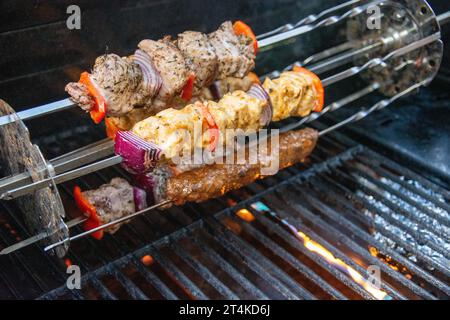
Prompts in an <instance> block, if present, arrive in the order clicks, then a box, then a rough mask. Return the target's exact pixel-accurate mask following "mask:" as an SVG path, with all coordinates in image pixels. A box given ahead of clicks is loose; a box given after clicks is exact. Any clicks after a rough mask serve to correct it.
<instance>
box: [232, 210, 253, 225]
mask: <svg viewBox="0 0 450 320" xmlns="http://www.w3.org/2000/svg"><path fill="white" fill-rule="evenodd" d="M236 215H237V216H238V217H239V218H241V219H242V220H244V221H247V222H252V221H253V220H255V216H254V215H253V214H252V213H251V212H250V211H248V210H247V209H241V210H239V211H238V212H236Z"/></svg>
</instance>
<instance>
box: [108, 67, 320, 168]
mask: <svg viewBox="0 0 450 320" xmlns="http://www.w3.org/2000/svg"><path fill="white" fill-rule="evenodd" d="M317 80H318V81H319V82H320V79H319V78H318V77H317V76H316V75H314V74H313V73H311V72H309V71H307V70H306V69H305V71H299V72H294V71H287V72H284V73H282V74H281V75H280V77H279V78H278V79H275V80H266V82H265V83H264V85H263V86H265V88H263V87H261V86H260V85H254V86H252V87H251V89H250V90H249V92H247V93H244V92H243V91H236V92H234V93H232V94H226V95H225V96H224V97H223V98H222V99H221V100H220V101H219V102H218V103H215V102H212V101H207V102H201V103H200V102H197V103H195V104H193V105H188V106H186V107H185V108H183V109H180V110H176V109H166V110H164V111H162V112H160V113H158V114H157V115H156V116H152V117H149V118H147V119H145V120H142V121H140V122H138V123H136V125H135V126H134V127H133V129H132V130H131V131H129V132H121V133H119V134H118V135H117V136H116V139H115V141H116V144H115V151H116V154H118V155H120V156H122V158H123V162H122V165H123V166H124V167H125V168H126V169H127V170H128V171H129V172H131V173H143V172H146V171H150V170H152V169H153V168H154V166H155V164H156V163H158V162H165V161H169V162H170V161H172V160H173V159H174V158H175V157H178V158H179V156H181V157H185V156H191V155H192V153H193V152H194V151H196V150H197V149H203V150H207V149H209V150H210V151H214V150H215V149H216V146H219V147H222V146H227V145H228V142H232V141H234V138H235V137H236V136H237V135H242V134H247V135H248V134H252V133H255V132H256V131H257V130H259V129H261V128H263V127H264V126H266V125H267V124H268V123H269V122H270V121H279V120H283V119H286V118H288V117H291V116H306V115H308V114H309V113H311V112H312V111H313V110H314V111H320V110H321V107H322V106H323V89H322V90H320V88H323V87H322V85H321V83H319V82H317ZM318 107H320V108H318ZM229 129H232V130H229ZM237 130H240V132H237Z"/></svg>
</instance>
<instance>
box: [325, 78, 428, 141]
mask: <svg viewBox="0 0 450 320" xmlns="http://www.w3.org/2000/svg"><path fill="white" fill-rule="evenodd" d="M431 80H432V79H431V78H428V79H425V80H423V81H421V82H419V83H416V84H414V85H412V86H411V87H409V88H407V89H406V90H403V91H402V92H400V93H397V94H396V95H395V96H393V97H391V98H388V99H383V100H381V101H379V102H377V103H376V104H374V105H373V106H372V107H371V108H369V109H364V110H361V111H359V112H357V113H355V114H354V115H352V116H350V117H348V118H346V119H345V120H342V121H341V122H338V123H336V124H335V125H333V126H331V127H328V128H326V129H324V130H322V131H320V132H319V136H323V135H325V134H327V133H330V132H331V131H333V130H336V129H339V128H341V127H343V126H345V125H347V124H349V123H351V122H356V121H359V120H361V119H363V118H365V117H367V116H368V115H369V114H371V113H373V112H375V111H378V110H381V109H384V108H386V107H387V106H389V105H391V104H392V103H393V102H394V101H396V100H398V99H400V98H401V97H403V96H405V95H407V94H408V93H411V92H412V91H414V90H416V89H418V88H420V87H422V86H425V85H426V84H428V83H429V82H430V81H431Z"/></svg>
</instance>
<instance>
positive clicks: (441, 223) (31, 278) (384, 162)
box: [0, 0, 450, 299]
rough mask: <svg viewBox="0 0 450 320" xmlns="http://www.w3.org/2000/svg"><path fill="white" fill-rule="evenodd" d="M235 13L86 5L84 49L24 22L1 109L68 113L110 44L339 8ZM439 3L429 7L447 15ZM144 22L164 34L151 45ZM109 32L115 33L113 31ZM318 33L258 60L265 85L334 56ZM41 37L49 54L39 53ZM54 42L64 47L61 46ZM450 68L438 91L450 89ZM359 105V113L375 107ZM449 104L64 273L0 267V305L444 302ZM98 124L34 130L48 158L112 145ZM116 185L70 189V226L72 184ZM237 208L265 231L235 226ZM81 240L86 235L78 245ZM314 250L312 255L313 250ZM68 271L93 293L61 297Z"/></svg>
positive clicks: (388, 122) (97, 251)
mask: <svg viewBox="0 0 450 320" xmlns="http://www.w3.org/2000/svg"><path fill="white" fill-rule="evenodd" d="M145 2H146V1H143V2H142V3H145ZM231 2H233V3H232V4H230V5H229V6H228V7H227V8H224V6H223V2H220V3H219V2H218V1H216V2H214V1H208V6H207V7H205V8H204V10H205V12H208V13H209V15H210V17H209V18H210V19H203V18H202V19H200V20H201V21H200V20H199V21H194V20H195V19H194V20H192V21H191V20H189V19H186V18H185V16H190V17H203V16H204V13H205V12H202V10H200V8H202V7H203V5H204V2H201V3H200V2H199V1H196V0H195V1H193V3H194V4H193V5H192V4H188V3H187V2H186V1H181V2H180V1H175V0H174V1H157V2H149V1H147V2H146V4H144V5H142V4H141V2H139V4H137V3H133V1H114V3H113V4H112V5H111V6H106V7H108V8H107V9H106V7H105V6H103V5H102V4H101V2H100V4H97V3H96V4H95V5H94V4H92V8H91V7H87V6H86V8H87V9H86V10H87V11H86V13H87V14H86V15H85V18H84V19H85V20H84V22H83V23H85V26H86V28H83V30H82V31H81V32H86V34H84V35H83V33H70V32H68V31H67V30H66V27H65V16H64V14H65V13H64V12H62V15H63V17H59V16H58V17H44V18H43V21H41V22H40V23H42V25H37V26H36V27H32V26H31V23H30V22H29V21H28V20H27V19H28V16H32V15H23V14H20V15H17V18H18V19H12V20H14V21H19V22H21V24H20V23H19V22H18V23H19V25H18V26H17V27H16V26H10V27H9V29H8V28H6V29H3V28H2V30H10V29H11V30H13V29H14V28H18V27H20V32H18V33H20V34H21V36H17V34H16V33H15V32H5V33H4V34H3V37H5V38H6V40H5V43H9V44H10V45H9V46H6V48H5V50H6V49H7V51H5V55H4V60H3V63H2V66H4V68H3V69H5V70H6V71H7V72H6V73H5V74H4V77H3V78H2V79H1V80H2V81H1V83H0V89H1V90H0V91H1V93H2V95H1V96H2V98H4V99H6V100H7V101H9V102H10V103H11V104H12V105H14V106H18V108H17V110H20V109H21V107H23V106H31V105H35V104H40V103H42V102H45V101H47V100H48V101H53V100H55V99H56V98H62V97H63V96H61V95H62V94H63V92H64V90H63V85H64V84H65V83H66V82H67V77H68V75H70V77H71V78H73V80H75V79H77V78H78V76H79V73H80V71H81V70H84V69H86V68H89V67H90V66H91V62H92V61H93V60H94V58H95V57H96V56H97V55H99V54H101V53H103V52H104V51H105V44H107V45H108V48H107V49H106V51H107V50H109V48H110V49H111V52H118V53H120V54H125V53H129V52H130V51H131V50H132V49H131V48H134V46H135V44H136V43H137V42H138V41H139V40H140V39H141V38H143V37H147V36H152V37H156V36H159V35H160V34H164V33H166V32H169V33H172V34H176V33H178V32H180V31H182V30H184V29H188V28H192V29H196V30H197V29H199V30H210V29H211V28H212V27H213V26H215V25H216V24H217V23H219V22H221V21H222V20H223V19H231V18H232V17H240V18H243V19H244V17H245V19H244V20H246V21H247V20H248V21H249V22H251V24H255V26H256V27H257V28H260V30H259V29H256V30H255V31H257V33H260V31H264V30H266V29H267V30H269V29H271V27H275V26H279V25H281V24H282V23H285V22H286V21H297V20H296V19H297V18H298V17H299V15H300V13H301V16H305V17H306V16H307V15H308V14H313V13H317V12H318V7H319V6H321V5H326V6H330V5H331V4H330V1H314V2H311V1H309V2H303V1H291V0H283V1H269V2H267V3H266V4H265V5H261V2H258V5H255V3H254V1H253V0H246V1H230V3H231ZM331 2H333V3H334V2H339V1H331ZM432 2H433V7H434V6H436V8H437V7H438V6H440V5H441V4H438V3H436V4H435V3H434V2H435V1H432ZM86 3H89V4H90V5H91V3H92V2H91V1H89V2H86ZM181 4H182V5H183V10H181V11H183V12H184V13H185V15H184V16H183V18H182V19H181V21H177V20H180V18H178V16H174V18H176V20H172V19H167V18H166V16H167V15H171V16H173V12H174V10H180V5H181ZM97 5H98V7H97ZM174 8H176V9H174ZM91 9H92V10H91ZM225 9H226V10H225ZM275 9H276V10H275ZM294 9H295V10H294ZM96 10H99V12H101V13H102V14H101V15H98V14H97V11H96ZM105 10H108V14H105V12H106V11H105ZM199 10H200V11H199ZM230 10H231V12H230ZM0 11H1V10H0ZM4 12H5V13H8V11H4ZM211 12H214V14H211ZM265 12H266V13H265ZM260 13H264V15H260ZM241 15H244V16H241ZM99 16H102V17H103V18H102V19H98V17H99ZM20 17H22V18H24V17H25V18H26V19H25V20H26V21H20ZM105 17H108V19H107V20H108V21H106V22H105V21H102V20H104V18H105ZM179 17H181V16H179ZM149 18H151V19H150V20H152V21H153V22H154V23H153V25H154V26H157V28H152V30H149V28H148V21H149ZM247 18H248V19H247ZM261 18H263V19H261ZM46 19H50V20H46ZM3 20H8V19H6V18H5V19H3ZM10 20H11V19H10ZM53 20H58V21H57V22H54V21H53ZM110 20H111V21H110ZM113 21H121V22H122V23H120V24H117V23H113ZM187 21H188V22H187ZM123 22H126V23H123ZM32 23H33V24H34V23H35V21H33V22H32ZM186 23H188V25H185V24H186ZM206 24H208V25H206ZM209 24H210V25H209ZM105 26H108V27H111V26H112V29H109V28H106V29H108V30H104V29H105ZM194 26H195V27H194ZM158 28H160V29H161V30H159V29H158ZM91 30H103V31H104V32H94V33H92V32H91ZM149 32H150V34H149ZM319 32H320V31H319ZM319 32H318V33H317V34H314V35H312V36H310V35H306V37H305V38H304V39H303V40H302V41H298V42H297V43H292V44H289V47H288V48H286V47H280V48H275V49H273V50H272V51H271V52H270V53H266V54H263V55H261V56H259V58H258V59H260V60H259V61H258V63H257V65H258V70H257V73H258V74H264V73H267V72H270V71H272V70H275V69H277V68H278V69H279V68H280V67H281V64H283V66H284V64H286V62H287V61H293V59H294V58H295V59H297V58H298V57H299V56H303V57H307V56H308V54H312V53H314V52H317V50H316V48H315V46H316V45H317V44H318V43H319V42H322V43H327V44H331V43H333V42H335V41H336V39H335V38H339V37H342V34H334V33H333V32H320V33H319ZM37 34H40V35H41V36H40V37H42V39H53V40H52V41H50V42H45V41H40V42H39V41H30V40H29V39H31V38H36V35H37ZM444 34H445V31H444ZM54 35H58V37H59V38H58V39H56V40H54ZM100 36H101V38H102V39H101V41H100V40H99V39H97V37H100ZM78 37H80V38H78ZM92 37H94V38H95V39H91V38H92ZM60 38H61V39H60ZM116 39H119V40H116ZM447 39H448V31H447ZM8 41H9V42H8ZM54 41H56V42H57V43H58V45H55V43H56V42H54ZM446 42H448V40H446ZM30 43H32V46H34V47H32V48H31V49H30V48H29V45H30ZM33 43H34V44H33ZM60 44H63V45H60ZM80 44H83V45H81V46H80ZM24 45H25V46H26V50H25V49H24V50H18V51H20V52H23V53H24V54H26V55H28V54H32V56H31V57H30V56H25V58H24V56H22V55H18V54H17V50H16V49H17V48H20V47H21V46H24ZM41 46H42V48H41ZM55 48H56V49H55ZM12 49H14V50H12ZM36 52H38V53H40V54H38V55H37V54H35V53H36ZM62 57H63V58H64V59H63V61H60V60H61V58H62ZM80 57H83V60H82V61H78V59H80ZM17 59H18V60H20V61H18V60H17ZM445 59H447V60H445V61H447V65H446V63H444V64H443V72H441V73H440V75H439V76H438V78H441V79H442V80H444V81H447V83H445V86H447V87H448V79H449V77H448V74H449V71H448V57H447V58H445ZM5 61H6V62H5ZM11 61H12V62H13V63H11ZM24 61H28V62H27V63H25V64H23V63H22V62H24ZM14 62H16V63H14ZM19 62H20V63H19ZM58 63H59V64H60V65H58ZM27 64H30V65H27ZM54 64H55V65H54ZM22 69H24V70H22ZM31 72H32V74H28V73H31ZM13 76H14V77H13ZM9 78H11V79H9ZM352 81H353V80H352ZM359 82H361V81H360V80H356V79H354V82H352V85H350V86H348V85H347V86H345V87H346V88H342V87H344V86H339V85H338V86H336V87H335V88H330V90H327V100H328V102H330V101H334V100H336V97H338V96H339V95H340V94H342V93H343V92H345V91H349V90H351V92H353V90H354V89H355V88H354V87H357V86H358V85H359V84H361V83H359ZM24 88H27V92H24ZM445 88H446V87H444V89H445ZM344 89H345V90H344ZM437 92H438V93H437ZM338 93H339V94H338ZM376 98H379V96H377V97H376ZM364 101H365V102H364V103H358V108H359V107H361V106H362V105H365V106H370V105H372V104H373V101H372V102H369V101H367V100H364ZM448 101H450V97H449V94H448V92H447V91H446V90H442V88H439V89H437V90H435V91H431V90H429V89H427V90H425V91H422V92H421V94H420V95H419V96H414V97H412V98H410V99H409V100H407V102H406V104H409V105H408V106H407V107H406V108H403V109H400V110H396V111H395V113H394V112H391V111H390V110H391V109H390V110H383V111H381V112H379V113H377V114H374V115H372V116H371V117H369V118H367V119H365V120H363V121H361V122H360V123H358V124H354V125H352V126H351V128H350V130H344V131H341V132H333V133H331V134H330V135H327V136H325V137H323V138H321V139H320V142H319V144H318V146H317V148H316V150H315V151H314V152H313V154H312V156H311V157H310V159H309V160H308V161H306V162H305V163H303V164H300V165H296V166H293V167H291V168H289V169H286V170H283V171H282V172H280V173H279V174H277V175H276V176H274V177H271V178H268V179H265V180H262V181H258V182H257V183H254V184H252V185H250V186H248V187H246V188H243V189H241V190H239V191H235V192H232V193H230V194H227V195H226V196H225V197H222V198H219V199H214V200H211V201H208V202H206V203H202V204H188V205H186V206H184V207H173V208H171V209H170V210H167V211H164V212H158V211H155V212H152V213H149V214H147V215H145V216H141V217H138V218H136V219H134V220H133V221H131V222H130V223H128V224H126V225H124V226H123V227H122V228H121V229H120V231H119V232H118V233H116V234H115V235H113V236H111V235H107V236H106V237H105V239H104V240H103V241H95V240H93V239H92V238H85V239H82V240H79V241H75V242H73V243H71V250H70V251H69V256H68V257H67V258H66V259H65V260H61V259H57V258H54V257H51V256H49V255H47V254H45V253H44V252H43V251H42V247H40V246H39V245H33V246H31V247H28V248H25V249H24V250H21V251H18V252H15V253H13V254H11V255H8V256H0V299H24V298H25V299H222V298H227V299H374V298H382V299H448V298H449V297H450V285H449V281H448V279H449V274H450V268H449V266H450V263H449V259H450V257H449V252H450V232H449V228H450V216H449V214H450V210H449V209H450V192H449V190H450V179H449V177H450V176H449V174H448V173H449V171H448V164H447V163H446V162H448V161H446V159H448V155H449V152H450V151H449V150H448V147H447V148H446V145H447V146H448V145H449V144H448V143H447V144H446V142H448V137H446V136H445V134H444V135H443V136H444V137H443V138H441V135H442V133H445V132H448V122H443V121H442V119H446V115H448V110H449V108H448ZM432 105H433V106H432ZM439 106H440V107H439ZM340 111H342V112H341V113H340V114H339V115H332V116H329V117H324V118H321V121H320V122H317V121H316V122H314V123H313V126H314V127H316V128H318V129H321V128H325V127H327V126H328V125H329V124H330V123H334V122H337V121H339V119H342V118H343V117H346V116H348V115H349V114H351V113H353V112H354V111H355V109H354V108H347V107H346V108H343V110H340ZM427 112H428V113H427ZM433 112H434V114H432V113H433ZM339 116H340V117H339ZM447 118H448V117H447ZM323 119H325V120H323ZM418 119H420V120H422V119H426V120H430V119H431V122H423V123H422V122H421V123H420V124H421V127H420V129H416V127H415V126H416V125H417V120H418ZM439 120H440V121H439ZM88 122H89V121H86V117H85V116H81V112H79V110H68V111H65V112H61V113H58V114H52V115H49V116H47V117H46V118H45V120H43V119H42V118H41V119H37V120H32V121H28V122H27V126H28V127H29V128H30V130H31V133H32V134H31V136H32V137H33V138H36V140H35V141H34V142H35V143H36V144H37V145H39V147H40V148H41V149H42V151H43V153H44V154H45V156H46V158H47V159H51V158H53V157H56V156H59V155H61V154H63V153H66V152H69V151H72V150H74V149H77V148H79V147H82V146H86V145H88V144H89V143H92V142H94V141H98V140H100V139H103V138H104V128H100V127H98V126H97V127H96V126H94V125H92V124H90V123H88ZM288 123H289V121H286V122H284V124H288ZM47 124H48V125H47ZM69 126H70V129H68V127H69ZM411 126H414V132H413V133H412V132H411V131H410V129H409V128H411ZM367 128H370V130H367ZM408 129H409V130H408ZM405 132H406V134H405ZM402 134H403V136H402ZM350 137H351V138H350ZM436 150H437V151H436ZM424 169H427V170H424ZM428 169H429V170H428ZM116 176H122V177H124V178H127V179H128V176H127V175H126V174H125V172H124V171H122V170H121V169H120V167H118V166H115V167H112V168H109V169H106V170H102V171H99V172H96V173H93V174H90V175H88V176H86V177H84V178H82V179H76V180H74V181H70V182H68V183H64V184H61V185H59V186H58V188H59V191H60V194H61V197H62V200H63V202H64V205H65V209H66V213H67V215H68V217H69V218H70V217H76V216H77V215H79V212H78V210H77V209H76V207H75V205H74V201H73V199H72V195H71V194H72V190H73V186H74V185H75V184H76V185H79V186H80V187H81V188H82V189H90V188H96V187H98V186H99V185H101V184H103V183H106V182H108V181H109V180H110V179H111V178H113V177H116ZM242 209H245V210H248V211H249V212H251V213H252V215H253V217H254V218H255V219H254V220H253V221H251V222H247V221H244V220H243V219H241V218H240V217H238V216H237V214H236V213H237V212H239V211H240V210H242ZM22 221H23V219H22V217H21V216H20V212H19V209H18V208H17V207H16V206H15V205H14V203H13V202H7V201H2V202H0V249H2V248H4V247H7V246H9V245H11V244H14V243H16V242H17V241H20V240H23V239H25V238H27V237H29V236H30V234H29V233H28V232H27V231H26V230H25V227H24V225H23V223H22ZM81 231H82V230H81V228H79V227H76V228H74V229H73V231H72V234H76V233H79V232H81ZM311 243H314V244H316V246H315V248H314V251H313V250H311ZM318 245H320V246H318ZM320 250H322V251H323V250H326V254H327V257H328V259H326V258H324V257H323V255H320V254H318V253H317V252H318V251H320ZM70 264H74V265H79V266H80V267H81V272H82V275H83V277H82V290H68V289H67V287H66V280H67V276H68V275H67V273H66V267H67V265H70ZM373 265H375V266H378V267H379V269H380V272H381V277H382V285H381V288H380V291H378V292H377V293H378V294H379V295H374V294H373V291H372V292H371V291H370V290H368V289H367V287H366V288H364V287H363V285H365V283H362V284H358V283H357V281H356V280H355V278H356V279H358V275H360V276H362V277H364V278H366V277H368V276H369V274H368V273H367V269H368V267H369V266H373ZM352 276H353V277H352Z"/></svg>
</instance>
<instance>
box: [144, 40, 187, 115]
mask: <svg viewBox="0 0 450 320" xmlns="http://www.w3.org/2000/svg"><path fill="white" fill-rule="evenodd" d="M138 47H139V49H141V50H143V51H145V52H146V53H147V54H148V55H149V56H150V57H152V60H153V63H154V64H155V67H156V69H157V70H158V72H159V74H160V75H161V78H162V86H161V89H160V90H159V93H158V96H157V97H156V101H155V103H154V104H156V105H157V108H158V105H159V104H161V105H165V102H166V101H168V100H170V99H171V98H173V97H174V96H175V95H177V94H178V93H180V92H181V90H182V89H183V87H184V85H185V83H186V80H187V78H188V75H189V69H188V67H187V65H186V61H185V60H184V57H183V55H182V53H181V51H180V50H179V49H178V48H177V47H176V46H175V45H174V44H173V43H172V41H171V40H170V37H165V38H164V39H162V40H158V41H153V40H148V39H147V40H142V41H141V42H140V43H139V45H138ZM158 102H161V103H158Z"/></svg>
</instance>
